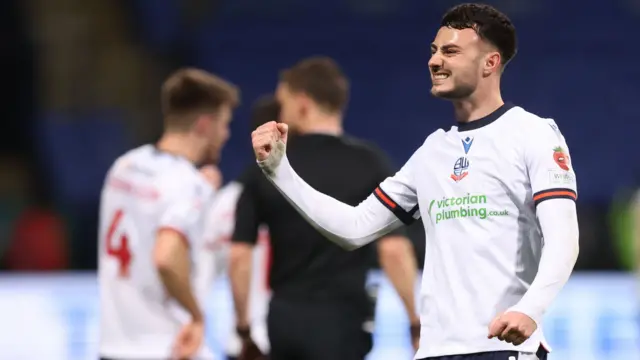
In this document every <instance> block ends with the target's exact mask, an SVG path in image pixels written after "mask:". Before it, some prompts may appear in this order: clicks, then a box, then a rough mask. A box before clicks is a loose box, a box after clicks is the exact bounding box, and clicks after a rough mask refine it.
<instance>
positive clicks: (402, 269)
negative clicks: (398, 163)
mask: <svg viewBox="0 0 640 360" xmlns="http://www.w3.org/2000/svg"><path fill="white" fill-rule="evenodd" d="M373 150H374V154H375V156H374V158H373V159H372V163H371V169H373V170H374V173H375V177H374V179H372V180H373V181H374V182H373V183H374V185H373V186H374V187H375V186H376V185H377V184H379V183H381V182H383V181H384V180H385V179H386V178H388V177H390V176H393V174H394V166H393V164H392V162H391V160H390V159H389V157H388V156H387V155H386V154H385V153H384V152H383V151H382V150H380V149H377V148H373ZM406 230H407V229H406V227H402V228H399V229H396V230H394V231H392V232H391V233H389V234H387V235H386V236H384V237H382V238H381V239H380V240H379V241H378V243H377V245H378V259H379V262H380V266H381V268H382V270H383V271H384V273H385V274H386V276H387V278H388V279H389V281H390V282H391V284H392V285H393V287H394V288H395V290H396V292H397V293H398V296H399V297H400V299H401V300H402V304H403V305H404V308H405V310H406V312H407V317H408V319H409V324H410V329H409V330H410V333H411V340H412V343H413V346H414V348H415V350H417V346H418V342H419V334H420V318H419V317H418V315H417V311H416V307H415V286H416V277H417V272H418V266H417V264H416V254H415V250H414V248H413V243H412V242H411V240H409V238H408V237H407V231H406Z"/></svg>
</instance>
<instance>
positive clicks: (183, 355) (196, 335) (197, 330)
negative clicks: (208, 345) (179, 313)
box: [173, 321, 204, 360]
mask: <svg viewBox="0 0 640 360" xmlns="http://www.w3.org/2000/svg"><path fill="white" fill-rule="evenodd" d="M203 338H204V323H203V322H202V321H192V322H190V323H188V324H186V325H184V326H183V327H182V329H181V330H180V333H178V337H177V339H176V343H175V344H174V346H173V354H174V359H179V360H183V359H191V358H193V357H194V356H195V355H196V353H197V352H198V350H200V346H202V339H203Z"/></svg>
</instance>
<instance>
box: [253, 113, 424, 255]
mask: <svg viewBox="0 0 640 360" xmlns="http://www.w3.org/2000/svg"><path fill="white" fill-rule="evenodd" d="M286 133H287V127H286V125H284V124H277V128H276V124H275V123H268V124H265V125H263V126H261V127H260V128H258V130H256V131H254V133H253V134H252V137H253V146H254V151H255V152H256V158H257V160H258V163H259V164H260V166H261V167H262V169H263V172H264V173H265V175H266V176H267V178H268V179H269V180H270V181H271V182H272V183H273V184H274V185H275V186H276V188H277V189H278V190H279V191H280V192H281V193H282V194H283V195H284V196H285V198H286V199H287V200H288V201H289V203H291V204H292V205H293V206H294V207H295V208H296V209H297V210H298V212H299V213H300V214H301V215H302V216H303V217H305V218H306V219H307V221H308V222H309V223H310V224H311V225H313V226H314V227H315V228H316V229H317V230H318V231H320V232H321V233H322V234H323V235H325V236H326V237H327V238H328V239H329V240H331V241H333V242H335V243H336V244H338V245H340V246H342V247H344V248H346V249H355V248H358V247H361V246H363V245H365V244H367V243H369V242H371V241H373V240H375V239H377V238H379V237H381V236H382V235H385V234H387V233H389V232H390V231H391V230H394V229H397V228H398V227H400V226H401V225H402V222H405V223H410V222H411V221H413V220H414V219H415V218H417V217H418V216H419V215H418V211H417V210H418V206H417V194H416V190H415V185H414V182H413V169H412V163H413V162H412V160H411V159H410V160H409V162H407V164H405V166H404V167H403V168H402V169H401V170H400V171H399V172H398V173H397V174H396V175H395V176H393V177H390V178H387V179H386V180H385V181H384V182H383V183H382V184H380V186H379V187H378V188H376V190H375V191H374V193H373V194H372V195H370V196H369V197H368V198H367V199H366V200H364V201H363V202H361V203H360V204H359V205H358V206H351V205H348V204H345V203H343V202H341V201H338V200H336V199H334V198H332V197H331V196H328V195H325V194H323V193H321V192H319V191H317V190H315V189H314V188H313V187H311V186H310V185H309V184H307V183H306V182H305V181H304V180H303V179H302V178H300V176H298V174H296V172H295V171H294V170H293V168H292V167H291V165H290V164H289V160H288V159H287V157H286V155H285V148H286V145H285V143H286ZM412 159H413V157H412ZM327 171H332V169H327ZM401 220H402V221H401Z"/></svg>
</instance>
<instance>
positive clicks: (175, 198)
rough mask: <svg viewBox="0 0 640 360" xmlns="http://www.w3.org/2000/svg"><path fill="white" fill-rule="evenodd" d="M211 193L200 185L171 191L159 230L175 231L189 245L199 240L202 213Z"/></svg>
mask: <svg viewBox="0 0 640 360" xmlns="http://www.w3.org/2000/svg"><path fill="white" fill-rule="evenodd" d="M211 191H212V190H211V189H207V188H205V186H201V185H200V184H193V185H190V186H184V187H182V186H181V189H180V190H179V191H178V190H173V191H171V192H170V194H169V195H168V196H167V199H166V200H165V203H164V211H163V212H162V213H161V214H160V222H159V225H158V230H160V229H172V230H175V231H177V232H179V233H180V234H182V235H183V236H184V238H185V240H186V241H187V242H189V243H190V242H191V241H193V240H194V239H197V238H198V237H199V236H200V233H201V231H202V229H201V226H202V221H201V220H202V212H203V211H204V210H205V205H206V203H207V199H208V196H209V195H211Z"/></svg>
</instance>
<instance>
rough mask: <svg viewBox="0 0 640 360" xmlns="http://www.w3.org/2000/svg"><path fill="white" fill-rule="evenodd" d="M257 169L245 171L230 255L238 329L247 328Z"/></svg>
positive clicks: (256, 217)
mask: <svg viewBox="0 0 640 360" xmlns="http://www.w3.org/2000/svg"><path fill="white" fill-rule="evenodd" d="M258 176H260V173H259V169H257V167H253V168H252V169H250V170H249V171H248V172H247V174H245V177H246V178H245V181H244V186H243V190H242V193H241V194H240V197H239V199H238V203H237V204H236V213H235V226H234V232H233V236H232V242H231V250H230V254H229V278H230V281H231V291H232V294H233V303H234V307H235V312H236V326H237V327H238V329H239V331H241V332H244V331H247V332H248V331H249V328H250V324H249V321H250V319H249V315H248V312H249V292H250V288H251V273H252V266H253V247H254V246H255V244H256V242H257V239H258V228H259V226H260V216H259V206H258V200H259V199H258V194H257V191H258V189H256V187H257V186H258V184H257V181H255V180H257V179H255V178H256V177H258Z"/></svg>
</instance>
